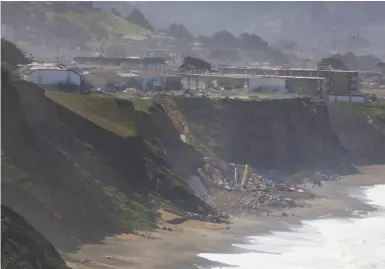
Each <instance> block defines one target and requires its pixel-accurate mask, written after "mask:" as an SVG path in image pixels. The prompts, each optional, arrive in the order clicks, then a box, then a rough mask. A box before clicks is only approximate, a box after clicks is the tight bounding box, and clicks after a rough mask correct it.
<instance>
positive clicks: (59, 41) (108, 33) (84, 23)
mask: <svg viewBox="0 0 385 269" xmlns="http://www.w3.org/2000/svg"><path fill="white" fill-rule="evenodd" d="M1 7H2V8H1V17H2V24H6V25H8V27H9V26H10V27H12V30H13V31H12V32H13V33H12V34H9V35H8V36H7V38H8V39H10V40H12V41H18V42H19V43H22V44H33V45H40V46H41V45H45V46H48V47H56V46H61V47H68V48H76V47H86V46H87V45H88V46H89V45H90V44H93V43H95V42H99V45H100V42H101V41H103V40H107V39H113V38H117V37H120V36H129V35H135V34H138V33H142V32H143V31H145V29H144V28H142V27H140V26H138V25H135V24H132V23H130V22H128V21H126V20H124V19H122V18H120V17H118V16H116V15H114V14H113V13H112V12H111V11H100V10H96V9H93V8H92V7H89V6H87V5H83V4H82V2H74V3H71V2H3V3H1Z"/></svg>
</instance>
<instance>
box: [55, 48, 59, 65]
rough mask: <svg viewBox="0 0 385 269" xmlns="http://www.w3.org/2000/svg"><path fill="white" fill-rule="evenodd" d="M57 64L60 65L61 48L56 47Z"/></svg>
mask: <svg viewBox="0 0 385 269" xmlns="http://www.w3.org/2000/svg"><path fill="white" fill-rule="evenodd" d="M56 63H57V64H58V63H59V47H56Z"/></svg>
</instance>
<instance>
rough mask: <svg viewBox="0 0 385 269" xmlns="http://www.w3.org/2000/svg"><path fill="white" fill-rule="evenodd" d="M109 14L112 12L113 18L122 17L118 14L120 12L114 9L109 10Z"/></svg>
mask: <svg viewBox="0 0 385 269" xmlns="http://www.w3.org/2000/svg"><path fill="white" fill-rule="evenodd" d="M111 12H112V14H114V15H115V16H118V17H121V16H122V15H121V14H120V12H119V11H118V10H117V9H116V8H113V9H111Z"/></svg>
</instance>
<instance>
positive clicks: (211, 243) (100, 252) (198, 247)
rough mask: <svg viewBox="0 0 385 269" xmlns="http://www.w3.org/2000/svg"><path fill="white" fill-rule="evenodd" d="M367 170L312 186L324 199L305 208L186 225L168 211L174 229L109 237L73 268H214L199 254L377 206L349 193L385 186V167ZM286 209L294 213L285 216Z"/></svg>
mask: <svg viewBox="0 0 385 269" xmlns="http://www.w3.org/2000/svg"><path fill="white" fill-rule="evenodd" d="M359 170H360V172H361V174H357V175H351V176H346V177H344V178H343V179H341V180H338V181H330V182H325V183H324V186H323V187H321V188H317V187H315V188H311V186H310V190H311V191H312V192H313V193H314V194H316V195H317V196H319V198H316V199H313V200H309V201H307V206H306V207H304V208H294V209H290V210H289V209H284V210H282V209H281V210H278V211H276V212H274V213H273V214H271V215H270V216H250V215H248V216H246V215H245V216H241V217H238V218H236V219H234V224H231V225H224V224H212V223H205V222H201V221H195V220H187V221H185V222H183V223H180V224H175V225H173V224H169V223H167V221H170V220H173V219H177V218H178V216H175V215H173V214H171V213H167V212H162V215H163V219H164V223H162V224H161V225H160V226H161V227H165V228H171V231H168V230H167V229H166V230H163V229H161V230H157V231H155V232H152V233H144V234H143V235H142V236H138V235H128V234H122V235H117V236H114V237H107V238H105V240H104V244H103V245H83V246H82V247H81V248H80V250H79V251H78V252H77V253H70V254H68V255H66V257H67V258H68V259H69V261H68V265H69V266H71V267H72V268H79V269H83V268H84V269H85V268H97V269H99V268H119V269H123V268H124V269H125V268H135V269H155V268H156V269H190V268H191V269H192V268H196V267H195V265H201V266H204V267H209V266H210V263H209V262H208V261H206V260H203V259H201V258H199V257H197V254H198V253H203V252H205V253H234V252H236V251H237V250H236V249H234V248H233V247H232V246H231V245H232V244H234V243H243V242H244V241H245V239H244V237H245V236H250V235H257V234H261V233H268V232H269V231H272V230H284V229H286V227H287V225H290V224H300V222H301V220H305V219H316V218H326V217H328V218H329V217H347V216H351V215H354V214H355V212H357V211H362V212H369V211H372V210H373V208H371V207H370V206H368V205H366V204H364V203H363V202H361V201H359V200H358V199H355V198H351V197H349V196H348V195H347V194H348V193H349V192H351V191H354V190H356V189H357V187H359V186H370V185H376V184H385V165H378V166H366V167H360V168H359ZM282 212H285V213H287V214H288V215H289V216H287V217H284V216H282Z"/></svg>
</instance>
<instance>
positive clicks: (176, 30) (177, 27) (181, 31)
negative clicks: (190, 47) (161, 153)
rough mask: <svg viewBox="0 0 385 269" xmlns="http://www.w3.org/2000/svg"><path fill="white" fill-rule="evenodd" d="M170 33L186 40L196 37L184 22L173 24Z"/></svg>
mask: <svg viewBox="0 0 385 269" xmlns="http://www.w3.org/2000/svg"><path fill="white" fill-rule="evenodd" d="M168 34H169V35H170V36H172V37H174V38H177V39H181V40H186V41H191V40H193V39H194V36H193V35H192V34H191V33H190V31H189V30H187V28H186V27H185V26H184V25H183V24H176V23H173V24H171V25H170V27H169V29H168Z"/></svg>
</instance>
